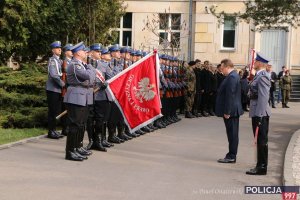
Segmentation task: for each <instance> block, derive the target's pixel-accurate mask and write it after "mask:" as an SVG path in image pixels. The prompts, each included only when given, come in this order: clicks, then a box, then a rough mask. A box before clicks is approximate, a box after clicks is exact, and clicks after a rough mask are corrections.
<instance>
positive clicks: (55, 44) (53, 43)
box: [50, 41, 61, 49]
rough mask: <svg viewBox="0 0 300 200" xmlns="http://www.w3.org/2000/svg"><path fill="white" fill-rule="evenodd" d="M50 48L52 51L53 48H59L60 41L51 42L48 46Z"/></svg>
mask: <svg viewBox="0 0 300 200" xmlns="http://www.w3.org/2000/svg"><path fill="white" fill-rule="evenodd" d="M50 47H51V49H54V48H61V42H60V41H55V42H52V43H51V44H50Z"/></svg>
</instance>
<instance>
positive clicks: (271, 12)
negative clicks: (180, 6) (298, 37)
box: [210, 0, 300, 30]
mask: <svg viewBox="0 0 300 200" xmlns="http://www.w3.org/2000/svg"><path fill="white" fill-rule="evenodd" d="M245 7H246V9H245V12H244V13H241V12H234V13H231V14H228V13H226V12H225V11H218V9H217V8H216V6H211V7H210V10H211V12H212V14H214V15H215V16H216V17H218V18H219V20H220V21H222V18H223V17H224V16H225V17H234V18H236V19H237V20H244V21H246V22H247V23H250V22H253V24H254V25H255V29H254V30H262V29H265V28H271V27H272V28H284V27H283V26H284V25H290V26H292V27H295V28H296V27H297V26H299V25H300V21H299V16H300V2H299V1H298V0H247V1H245Z"/></svg>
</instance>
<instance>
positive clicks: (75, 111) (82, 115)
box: [66, 104, 89, 151]
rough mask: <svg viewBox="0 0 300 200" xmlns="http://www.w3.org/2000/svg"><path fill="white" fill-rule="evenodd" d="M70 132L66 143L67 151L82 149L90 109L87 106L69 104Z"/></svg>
mask: <svg viewBox="0 0 300 200" xmlns="http://www.w3.org/2000/svg"><path fill="white" fill-rule="evenodd" d="M66 106H67V111H68V116H67V120H68V125H69V132H68V136H67V142H66V151H72V150H73V149H75V148H80V147H82V144H83V135H84V131H85V125H86V123H87V119H88V114H89V109H88V107H87V106H79V105H75V104H67V105H66Z"/></svg>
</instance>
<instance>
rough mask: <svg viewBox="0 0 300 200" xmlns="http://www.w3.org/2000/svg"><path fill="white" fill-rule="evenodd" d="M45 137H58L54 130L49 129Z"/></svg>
mask: <svg viewBox="0 0 300 200" xmlns="http://www.w3.org/2000/svg"><path fill="white" fill-rule="evenodd" d="M47 137H48V138H50V139H59V138H60V137H59V136H58V135H57V134H56V133H55V132H54V131H49V132H48V136H47Z"/></svg>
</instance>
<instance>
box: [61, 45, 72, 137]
mask: <svg viewBox="0 0 300 200" xmlns="http://www.w3.org/2000/svg"><path fill="white" fill-rule="evenodd" d="M72 47H73V44H66V45H65V46H64V47H63V52H64V56H65V58H64V61H63V64H62V78H61V79H62V81H63V82H64V83H65V86H64V87H63V88H62V92H61V96H62V97H64V96H65V93H66V92H67V67H68V65H69V64H71V61H72V57H73V53H72V51H71V48H72ZM62 110H66V106H65V103H62ZM61 122H62V131H61V134H62V135H64V136H67V135H68V131H69V128H68V124H67V117H66V116H62V118H61Z"/></svg>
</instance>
